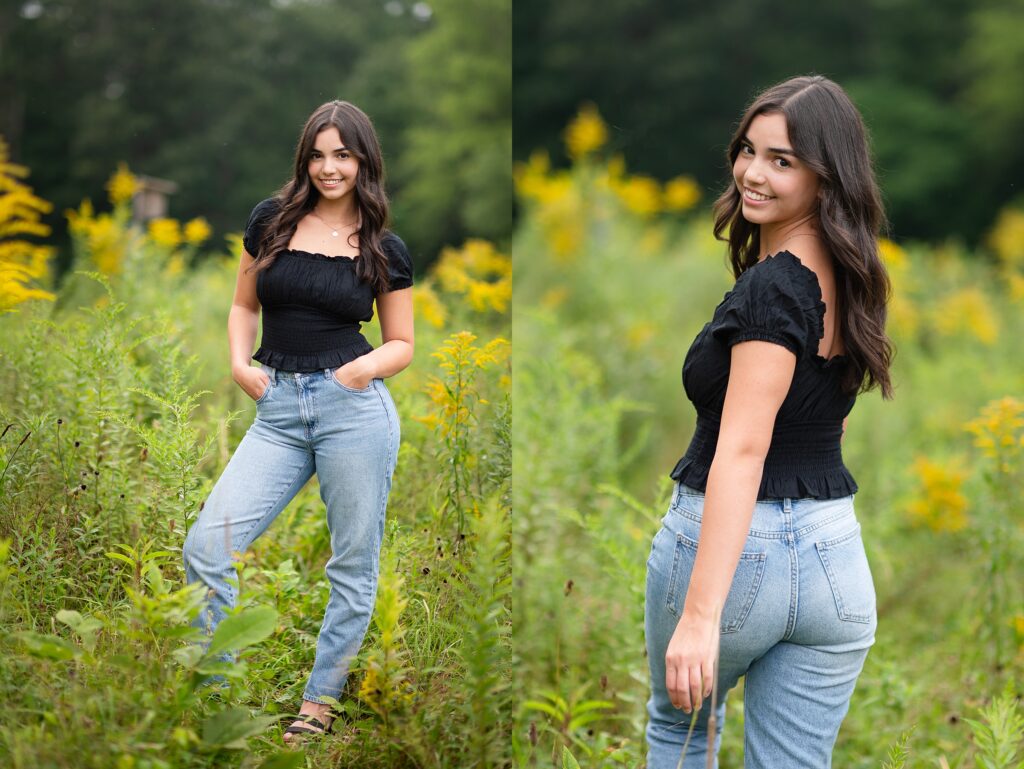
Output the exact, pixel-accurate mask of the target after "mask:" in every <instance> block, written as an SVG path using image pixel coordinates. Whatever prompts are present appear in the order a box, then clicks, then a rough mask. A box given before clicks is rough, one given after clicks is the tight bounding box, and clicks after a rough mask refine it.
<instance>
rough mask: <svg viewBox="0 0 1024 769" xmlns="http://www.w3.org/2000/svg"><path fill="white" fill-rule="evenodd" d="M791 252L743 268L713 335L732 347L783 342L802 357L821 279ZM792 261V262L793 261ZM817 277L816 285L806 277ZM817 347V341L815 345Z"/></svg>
mask: <svg viewBox="0 0 1024 769" xmlns="http://www.w3.org/2000/svg"><path fill="white" fill-rule="evenodd" d="M785 256H787V252H783V253H782V254H779V255H777V256H774V257H769V258H768V259H766V260H765V261H764V262H762V263H760V264H757V265H754V266H753V267H751V268H750V269H748V270H747V271H746V272H745V273H743V274H742V275H741V276H740V278H739V280H737V281H736V285H735V286H734V288H733V291H732V292H731V293H730V294H728V295H727V296H726V298H725V299H724V300H723V301H722V303H721V304H720V305H719V307H718V309H717V311H716V312H715V317H714V319H713V320H712V325H711V334H712V336H713V337H714V338H715V339H716V340H717V341H718V342H719V343H721V344H722V345H724V346H725V347H727V348H731V347H732V346H733V345H735V344H739V343H740V342H748V341H751V340H760V341H764V342H773V343H774V344H778V345H782V346H783V347H785V348H786V349H787V350H789V351H790V352H792V353H793V354H794V355H796V357H797V359H798V360H799V359H801V358H802V357H803V356H804V354H805V353H806V351H807V349H808V343H809V341H810V337H811V334H812V333H813V332H814V331H817V332H818V337H819V338H820V337H821V335H822V330H820V329H818V328H817V324H816V323H815V316H816V314H817V312H818V308H817V305H818V304H821V301H820V299H821V290H820V288H818V282H817V278H816V277H815V276H814V273H813V272H811V270H809V269H808V268H807V267H804V266H803V265H802V264H800V263H799V262H797V261H796V257H793V256H791V255H789V257H790V258H789V259H786V258H784V257H785ZM790 260H792V261H790ZM808 281H813V286H812V285H811V284H810V283H809V282H808ZM816 348H817V346H816V345H815V349H816Z"/></svg>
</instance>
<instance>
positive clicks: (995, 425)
mask: <svg viewBox="0 0 1024 769" xmlns="http://www.w3.org/2000/svg"><path fill="white" fill-rule="evenodd" d="M964 429H965V430H967V431H968V432H970V433H973V434H974V436H975V438H974V445H975V446H977V447H978V448H980V449H981V450H982V452H983V453H984V454H985V456H986V457H989V458H990V459H994V460H996V466H997V469H998V470H999V472H1001V473H1012V472H1014V469H1015V467H1016V466H1017V460H1019V458H1020V456H1021V454H1022V453H1024V401H1021V400H1018V399H1017V398H1013V397H1009V396H1007V397H1006V398H1002V399H1000V400H996V401H992V402H991V403H989V404H987V405H986V406H985V407H984V408H983V409H982V410H981V416H979V417H977V418H975V419H972V420H971V421H970V422H968V423H967V424H966V425H964Z"/></svg>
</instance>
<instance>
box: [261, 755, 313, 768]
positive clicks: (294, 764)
mask: <svg viewBox="0 0 1024 769" xmlns="http://www.w3.org/2000/svg"><path fill="white" fill-rule="evenodd" d="M304 760H305V758H304V754H303V753H302V752H301V751H294V750H289V751H287V752H284V753H275V754H274V755H272V756H271V757H270V758H268V759H267V760H266V761H264V762H263V763H262V764H260V766H259V769H298V768H299V767H300V766H302V765H303V762H304Z"/></svg>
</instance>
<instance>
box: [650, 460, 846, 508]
mask: <svg viewBox="0 0 1024 769" xmlns="http://www.w3.org/2000/svg"><path fill="white" fill-rule="evenodd" d="M710 470H711V468H710V467H707V466H705V465H704V464H703V463H701V462H697V461H695V460H693V459H691V458H690V457H683V458H682V459H680V460H679V461H678V462H677V463H676V466H675V468H674V469H673V470H672V472H671V473H670V476H671V478H672V479H673V480H676V481H679V482H680V483H682V484H683V485H685V486H689V487H690V488H693V489H697V490H698V491H706V490H707V485H708V473H709V472H710ZM857 490H858V487H857V482H856V481H855V480H854V479H853V476H852V475H850V471H849V470H847V469H846V467H845V466H844V467H839V468H836V469H835V470H828V471H826V472H823V473H818V474H816V475H813V476H806V475H798V476H788V477H763V478H762V479H761V485H760V486H759V487H758V490H757V499H758V500H759V501H763V500H766V499H840V498H841V497H848V496H850V495H851V494H856V493H857Z"/></svg>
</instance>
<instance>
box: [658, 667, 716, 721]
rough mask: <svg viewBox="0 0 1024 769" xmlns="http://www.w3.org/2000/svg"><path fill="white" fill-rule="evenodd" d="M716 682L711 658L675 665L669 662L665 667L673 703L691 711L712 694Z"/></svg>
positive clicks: (670, 697) (669, 693)
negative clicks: (699, 661)
mask: <svg viewBox="0 0 1024 769" xmlns="http://www.w3.org/2000/svg"><path fill="white" fill-rule="evenodd" d="M713 684H714V665H713V663H712V661H711V660H704V661H703V662H702V663H699V664H697V663H695V664H692V665H682V664H679V665H674V664H672V663H671V662H667V664H666V667H665V688H666V689H668V697H669V700H670V701H671V702H672V704H673V705H674V706H675V707H677V708H681V709H682V710H685V711H686V712H687V713H689V712H690V711H691V710H693V709H694V708H698V709H699V708H700V706H701V705H702V704H703V703H704V700H706V699H707V698H708V697H710V696H711V690H712V686H713Z"/></svg>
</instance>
